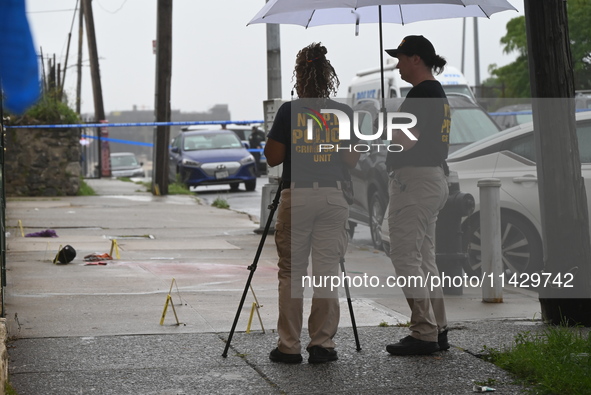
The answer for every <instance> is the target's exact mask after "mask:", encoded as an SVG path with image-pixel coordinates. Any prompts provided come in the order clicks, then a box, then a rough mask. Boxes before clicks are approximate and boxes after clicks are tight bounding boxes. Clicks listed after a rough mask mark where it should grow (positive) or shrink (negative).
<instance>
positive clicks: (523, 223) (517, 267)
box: [462, 213, 543, 277]
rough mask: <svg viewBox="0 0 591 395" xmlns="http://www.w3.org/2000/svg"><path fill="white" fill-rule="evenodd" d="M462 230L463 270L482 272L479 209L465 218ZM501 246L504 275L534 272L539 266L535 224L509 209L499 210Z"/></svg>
mask: <svg viewBox="0 0 591 395" xmlns="http://www.w3.org/2000/svg"><path fill="white" fill-rule="evenodd" d="M462 228H463V229H462V230H463V233H464V239H463V241H462V243H463V247H464V251H466V249H467V251H468V259H467V260H466V262H465V264H464V271H465V272H466V274H468V275H470V276H480V275H481V274H482V262H481V258H482V257H481V247H480V213H476V214H475V215H472V216H471V217H470V218H469V219H467V220H466V221H465V222H464V224H463V226H462ZM501 249H502V259H503V271H504V273H505V275H509V277H510V276H511V275H513V274H514V273H516V274H520V273H530V274H531V273H534V272H536V271H539V270H541V268H542V265H543V262H542V254H543V252H542V242H541V240H540V236H539V235H538V232H537V231H536V228H535V227H534V226H533V225H532V224H531V223H529V221H527V220H525V219H523V218H521V217H519V216H517V215H515V214H511V213H502V214H501Z"/></svg>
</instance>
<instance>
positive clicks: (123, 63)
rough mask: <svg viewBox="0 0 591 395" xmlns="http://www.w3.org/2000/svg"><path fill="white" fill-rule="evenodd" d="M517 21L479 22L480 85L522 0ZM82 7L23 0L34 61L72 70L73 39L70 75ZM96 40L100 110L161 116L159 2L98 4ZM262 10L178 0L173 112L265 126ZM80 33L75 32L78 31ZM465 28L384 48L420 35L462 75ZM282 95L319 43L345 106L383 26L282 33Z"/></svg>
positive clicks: (257, 0)
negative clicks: (37, 57)
mask: <svg viewBox="0 0 591 395" xmlns="http://www.w3.org/2000/svg"><path fill="white" fill-rule="evenodd" d="M509 2H510V3H511V4H512V5H513V6H515V8H517V9H518V11H519V12H515V11H505V12H502V13H498V14H495V15H493V16H492V17H491V18H490V19H486V18H479V19H478V26H479V37H480V39H479V43H480V77H481V80H484V79H486V78H487V77H488V76H489V74H488V66H489V65H490V64H491V63H496V64H497V65H499V66H501V65H505V64H507V63H510V62H512V61H513V60H514V59H515V55H507V54H504V53H503V50H502V46H501V44H500V39H501V37H502V36H504V35H505V33H506V28H505V27H506V24H507V22H508V21H509V20H510V19H512V18H515V17H517V16H519V15H523V0H509ZM77 3H78V1H77V0H52V1H47V0H26V5H27V15H28V19H29V23H30V25H31V30H32V33H33V40H34V42H35V45H36V48H37V51H38V52H39V48H42V50H43V54H44V55H45V56H46V57H47V56H53V54H55V55H56V58H57V61H58V62H60V63H62V65H63V64H64V62H65V55H66V48H67V41H68V33H69V32H70V31H72V39H71V47H70V56H69V60H68V65H70V66H73V65H74V63H75V62H76V59H77V45H78V44H77V43H78V20H77V18H76V19H75V21H74V23H73V25H72V21H73V18H74V12H75V11H74V10H75V8H76V6H77ZM92 4H93V12H94V18H95V30H96V36H97V46H98V53H99V57H100V71H101V81H102V87H103V101H104V105H105V111H106V112H107V114H108V113H109V112H111V111H125V110H131V109H132V108H133V106H134V105H135V106H137V107H138V109H146V110H151V109H153V108H154V86H155V55H154V54H153V52H152V40H154V39H155V37H156V6H157V0H93V2H92ZM264 5H265V1H264V0H210V1H197V0H174V1H173V59H172V63H173V71H172V85H171V95H172V99H171V106H172V109H173V110H181V111H183V112H192V111H207V110H208V109H210V108H211V107H212V106H214V105H215V104H228V105H229V110H230V113H231V115H232V119H233V120H247V119H248V120H253V119H262V116H263V104H262V103H263V101H264V100H266V99H267V61H266V26H265V25H264V24H256V25H251V26H246V24H247V23H248V21H249V20H250V19H251V18H252V17H253V16H254V15H255V14H256V13H257V12H258V11H259V9H260V8H262V7H263V6H264ZM72 26H73V28H72ZM462 26H463V23H462V19H450V20H442V21H429V22H417V23H411V24H407V25H404V26H401V25H395V24H385V25H384V27H383V32H384V47H385V48H393V47H396V46H398V44H399V42H400V41H401V39H402V38H403V37H404V36H406V35H409V34H422V35H424V36H425V37H427V38H428V39H430V40H431V42H432V43H433V44H434V46H435V49H436V51H437V52H438V53H439V54H440V55H442V56H443V57H445V58H446V59H447V60H448V63H449V64H450V65H453V66H456V67H458V68H460V67H461V56H462ZM472 27H473V18H471V19H469V20H468V21H467V29H466V52H465V57H466V61H465V75H466V77H467V78H468V81H470V83H471V84H473V83H474V76H475V73H474V41H473V28H472ZM280 36H281V65H282V81H283V83H282V95H283V99H289V98H290V91H291V87H292V86H293V81H292V79H291V78H292V72H293V66H294V60H295V55H296V53H297V52H298V50H299V49H301V48H302V47H304V46H306V45H308V44H310V43H312V42H322V43H323V44H324V45H325V46H326V47H327V48H328V55H327V56H328V58H329V59H330V61H331V63H332V64H333V66H334V67H335V69H336V71H337V73H338V76H339V78H340V80H341V87H340V90H339V97H345V96H346V92H347V87H348V85H349V82H350V81H351V79H352V78H353V77H354V76H355V73H356V72H357V71H359V70H363V69H368V68H372V67H378V66H379V40H378V27H377V25H376V24H362V25H361V26H360V29H359V35H358V36H355V27H354V26H352V25H331V26H322V27H313V28H310V29H304V28H303V27H300V26H292V25H282V26H281V30H280ZM83 59H84V67H83V77H82V80H83V84H82V112H83V113H87V114H92V113H93V112H94V109H93V103H92V87H91V82H90V68H89V66H88V50H87V42H86V39H85V40H84V54H83ZM75 84H76V69H75V67H70V68H69V69H68V72H67V76H66V91H67V92H68V93H69V95H70V98H71V106H72V107H74V105H73V102H74V99H75Z"/></svg>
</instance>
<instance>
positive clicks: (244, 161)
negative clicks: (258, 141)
mask: <svg viewBox="0 0 591 395" xmlns="http://www.w3.org/2000/svg"><path fill="white" fill-rule="evenodd" d="M239 162H240V164H241V165H247V164H249V163H254V156H252V155H250V154H248V156H245V157H244V158H242V159H240V160H239Z"/></svg>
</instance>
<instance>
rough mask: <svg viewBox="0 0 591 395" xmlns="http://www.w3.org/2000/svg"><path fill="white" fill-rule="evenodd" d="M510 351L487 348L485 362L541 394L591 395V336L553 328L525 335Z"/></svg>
mask: <svg viewBox="0 0 591 395" xmlns="http://www.w3.org/2000/svg"><path fill="white" fill-rule="evenodd" d="M514 342H515V344H514V345H513V346H511V348H509V349H507V350H503V351H500V350H495V349H493V348H487V347H485V352H486V354H485V359H486V360H488V361H490V362H493V363H494V364H495V365H497V366H499V367H500V368H502V369H504V370H506V371H508V372H510V373H512V374H514V375H515V376H516V377H517V378H519V379H520V380H523V381H524V383H526V384H529V385H531V386H533V387H534V389H535V390H536V393H540V394H589V393H591V333H590V332H589V331H588V330H585V329H583V328H572V327H567V326H552V327H548V328H546V329H545V330H544V331H543V332H541V333H533V332H529V331H527V332H521V333H519V334H517V335H516V336H515V340H514Z"/></svg>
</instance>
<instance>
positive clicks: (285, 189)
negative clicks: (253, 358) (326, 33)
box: [264, 43, 359, 363]
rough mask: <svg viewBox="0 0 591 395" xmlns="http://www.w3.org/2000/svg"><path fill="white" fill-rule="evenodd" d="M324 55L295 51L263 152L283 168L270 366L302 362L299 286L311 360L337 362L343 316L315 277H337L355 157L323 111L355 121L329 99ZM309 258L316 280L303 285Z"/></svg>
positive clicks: (318, 50) (311, 49)
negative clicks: (292, 93) (291, 92)
mask: <svg viewBox="0 0 591 395" xmlns="http://www.w3.org/2000/svg"><path fill="white" fill-rule="evenodd" d="M326 54H327V49H326V47H324V46H323V45H321V44H320V43H312V44H311V45H308V46H306V47H304V48H302V49H301V50H300V51H299V52H298V54H297V56H296V65H295V70H294V76H295V78H296V85H295V90H296V91H297V95H298V99H297V100H292V101H291V102H287V103H284V104H283V105H281V107H279V109H278V110H277V114H276V115H275V119H274V121H273V126H272V127H271V130H270V132H269V135H268V140H267V144H266V145H265V149H264V152H265V156H266V157H267V163H268V164H269V166H277V165H278V164H281V163H282V164H283V173H282V175H281V181H282V190H281V200H280V203H279V207H278V210H277V221H276V223H275V244H276V246H277V254H278V255H279V262H278V264H277V266H278V268H279V271H278V274H277V277H278V280H279V286H278V291H279V292H278V293H279V298H278V299H279V318H278V320H277V333H278V335H279V339H278V341H277V347H276V348H275V349H273V350H272V351H271V352H270V354H269V359H271V361H273V362H281V363H300V362H302V355H301V351H302V344H301V339H300V336H301V331H302V325H303V297H304V285H307V286H310V285H311V286H312V287H313V288H314V290H313V295H312V306H311V311H310V315H309V318H308V333H309V335H310V342H309V343H308V345H307V347H306V350H307V351H308V353H309V357H308V362H309V363H324V362H330V361H336V360H337V359H338V356H337V351H336V350H335V342H334V340H333V338H334V336H335V334H336V332H337V329H338V325H339V315H340V312H339V295H338V287H334V288H333V287H331V286H330V284H322V281H320V282H317V281H316V279H322V278H325V279H326V278H329V277H334V276H338V274H339V263H340V259H341V258H342V257H343V256H344V254H345V251H346V248H347V242H348V236H347V233H346V230H347V226H348V225H347V222H348V218H349V204H348V203H347V201H346V199H345V197H344V194H343V189H342V186H343V182H344V181H346V180H347V177H346V173H348V169H346V167H348V168H353V167H355V164H356V163H357V160H358V159H359V153H357V152H355V151H354V150H351V149H349V150H346V149H344V150H341V149H340V148H345V145H348V148H351V146H350V145H349V144H352V143H355V142H356V141H353V139H352V140H341V139H340V130H339V127H340V126H343V124H344V122H343V124H341V123H340V120H339V119H338V118H337V117H335V116H333V114H327V113H322V111H323V110H325V109H332V110H337V111H340V112H343V113H344V114H346V115H347V117H348V118H349V119H353V111H352V110H351V108H350V107H349V106H347V105H345V104H343V103H339V102H337V101H335V100H332V99H330V98H329V97H330V96H331V94H336V91H337V89H338V85H339V80H338V77H337V75H336V72H335V70H334V68H333V67H332V65H331V63H330V61H329V60H328V59H327V58H326ZM349 134H352V133H351V130H349ZM337 147H338V148H339V149H337ZM310 257H311V261H312V278H314V280H313V281H312V282H310V281H308V282H305V280H304V276H306V275H307V268H308V261H309V259H310Z"/></svg>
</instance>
